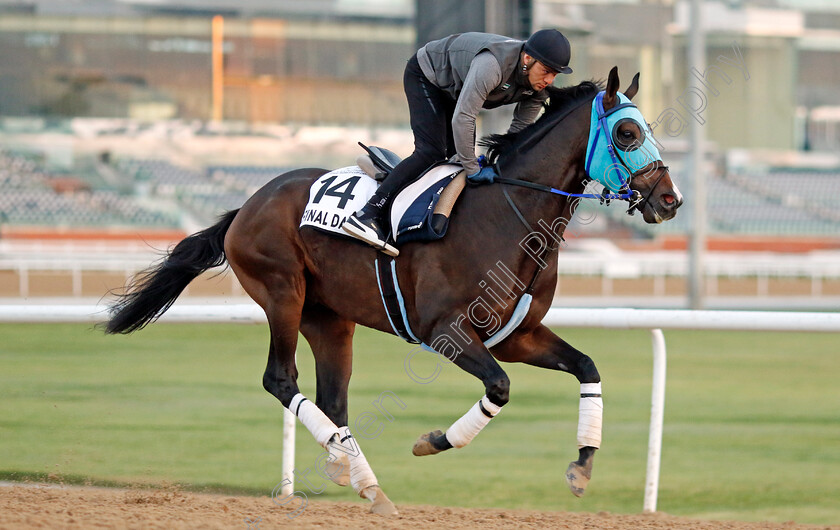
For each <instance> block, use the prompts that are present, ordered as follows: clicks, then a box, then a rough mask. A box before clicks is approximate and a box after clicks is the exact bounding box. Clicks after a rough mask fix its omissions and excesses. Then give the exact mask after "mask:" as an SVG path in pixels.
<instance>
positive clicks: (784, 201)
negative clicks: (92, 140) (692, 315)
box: [0, 152, 840, 238]
mask: <svg viewBox="0 0 840 530" xmlns="http://www.w3.org/2000/svg"><path fill="white" fill-rule="evenodd" d="M110 169H111V170H113V171H114V172H115V173H116V174H117V179H116V181H115V182H114V181H113V179H111V181H112V182H110V183H109V182H107V180H108V179H103V178H102V176H101V175H100V174H99V173H97V172H90V171H77V172H73V173H70V174H69V176H68V174H56V173H55V172H51V171H50V170H48V169H47V168H46V166H45V165H44V164H43V162H42V161H41V158H40V157H38V156H36V155H27V156H23V155H20V154H12V153H9V152H2V153H0V186H2V188H3V190H4V193H3V195H2V196H1V197H0V219H2V221H3V223H4V224H6V225H7V226H15V225H34V226H68V227H73V226H79V227H97V226H99V227H102V228H105V227H110V228H113V227H114V226H115V225H116V226H122V227H146V228H151V227H160V228H185V227H184V226H183V223H184V218H183V216H182V215H181V214H182V213H184V212H186V213H187V214H190V215H192V216H193V217H194V219H195V221H196V222H197V223H199V224H206V223H209V222H210V221H212V220H213V219H214V218H215V217H216V216H217V215H218V214H220V213H222V212H224V211H226V210H230V209H235V208H238V207H240V206H241V205H242V204H243V203H244V202H245V201H246V200H247V199H248V197H250V196H251V195H252V194H253V193H254V192H256V190H258V189H259V188H260V187H262V186H263V185H265V184H266V183H267V182H269V181H270V180H271V179H273V178H274V177H276V176H277V175H279V174H281V173H284V172H286V171H288V170H289V169H291V168H289V167H282V166H248V165H209V166H201V165H200V164H193V165H192V166H191V167H187V166H183V165H178V164H175V163H172V162H170V161H168V160H161V159H140V158H131V157H125V158H120V159H118V160H117V161H116V162H115V163H114V164H113V166H111V167H110ZM708 178H709V182H708V190H709V191H708V193H709V205H710V208H709V231H710V233H711V234H720V235H744V236H772V237H798V236H809V237H828V238H835V237H837V236H838V235H840V214H838V213H836V212H835V211H834V209H833V208H832V205H831V201H833V200H834V198H835V197H837V196H840V171H837V170H836V169H803V168H799V169H795V168H794V169H791V168H789V167H785V168H764V169H755V168H736V169H732V170H729V171H711V172H710V174H709V175H708ZM68 181H69V182H70V183H71V184H72V185H69V186H68V185H67V182H68ZM58 182H61V183H63V185H62V186H58V185H56V183H58ZM684 191H685V192H686V196H688V197H690V189H689V190H684ZM579 212H580V213H579V215H578V217H581V216H582V217H585V218H586V219H587V222H585V223H579V224H578V225H576V226H577V228H578V229H579V230H580V231H582V232H584V233H585V234H587V233H588V234H592V233H594V234H595V235H603V234H606V233H616V232H617V231H618V233H620V234H629V235H630V237H633V238H653V237H656V236H659V235H663V234H678V235H679V234H686V233H687V232H688V229H689V225H690V221H691V219H690V217H689V216H688V215H678V216H677V217H676V218H675V219H674V220H673V221H671V222H668V223H664V224H662V225H660V226H652V225H647V224H645V223H644V222H643V221H642V220H641V219H640V216H635V217H630V216H627V215H625V208H623V203H614V204H613V205H611V206H610V207H601V206H599V205H597V204H596V203H594V202H586V203H585V204H582V205H581V207H580V209H579ZM598 218H600V219H598ZM591 219H598V222H597V223H590V222H589V221H590V220H591Z"/></svg>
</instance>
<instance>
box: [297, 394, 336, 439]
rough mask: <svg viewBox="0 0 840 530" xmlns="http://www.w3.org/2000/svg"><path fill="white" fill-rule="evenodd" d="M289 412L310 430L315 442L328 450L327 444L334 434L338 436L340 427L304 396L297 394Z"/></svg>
mask: <svg viewBox="0 0 840 530" xmlns="http://www.w3.org/2000/svg"><path fill="white" fill-rule="evenodd" d="M289 410H291V411H292V413H294V415H295V416H297V417H298V419H299V420H300V422H301V423H302V424H303V426H304V427H306V428H307V429H309V432H311V433H312V436H313V437H315V441H317V442H318V443H319V444H321V447H323V448H326V447H327V443H328V442H329V441H330V438H332V437H333V435H334V434H338V427H337V426H336V425H335V423H333V422H332V421H331V420H330V419H329V418H328V417H327V415H326V414H324V413H323V412H322V411H321V409H319V408H318V407H317V405H315V403H312V402H311V401H309V400H308V399H306V398H305V397H304V396H303V394H295V397H293V398H292V402H291V403H290V404H289Z"/></svg>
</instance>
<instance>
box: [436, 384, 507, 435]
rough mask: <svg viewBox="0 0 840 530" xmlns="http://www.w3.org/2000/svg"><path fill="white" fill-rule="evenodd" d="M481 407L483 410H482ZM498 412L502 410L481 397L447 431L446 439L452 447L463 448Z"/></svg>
mask: <svg viewBox="0 0 840 530" xmlns="http://www.w3.org/2000/svg"><path fill="white" fill-rule="evenodd" d="M482 407H483V409H484V410H482ZM500 410H502V407H500V406H498V405H495V404H494V403H492V402H491V401H490V400H489V399H487V396H484V397H482V398H481V399H480V400H479V401H478V403H476V404H475V405H473V406H472V408H471V409H470V410H469V411H467V413H466V414H464V415H463V416H461V417H460V418H459V419H458V421H456V422H455V423H453V424H452V426H451V427H450V428H449V429H447V431H446V439H447V440H449V443H451V444H452V447H464V446H465V445H467V444H468V443H470V442H471V441H472V439H473V438H475V436H476V435H477V434H478V433H479V432H481V429H483V428H484V427H486V426H487V424H488V423H490V420H492V419H493V417H494V416H495V415H496V414H498V413H499V411H500ZM485 412H486V413H485Z"/></svg>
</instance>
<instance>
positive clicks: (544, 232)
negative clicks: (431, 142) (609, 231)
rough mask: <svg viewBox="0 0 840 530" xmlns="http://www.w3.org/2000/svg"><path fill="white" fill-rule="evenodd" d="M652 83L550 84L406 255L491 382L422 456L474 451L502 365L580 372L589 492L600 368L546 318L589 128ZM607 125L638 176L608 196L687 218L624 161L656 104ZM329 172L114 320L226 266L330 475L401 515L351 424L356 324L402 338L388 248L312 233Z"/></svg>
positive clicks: (443, 348) (259, 212) (581, 458)
mask: <svg viewBox="0 0 840 530" xmlns="http://www.w3.org/2000/svg"><path fill="white" fill-rule="evenodd" d="M638 77H639V76H638V74H636V76H635V77H634V79H633V82H632V83H631V85H630V86H629V88H628V89H627V90H626V91H625V92H624V94H623V95H622V93H620V92H618V86H619V78H618V70H617V68H613V69H612V70H611V71H610V74H609V78H608V81H607V85H606V89H605V90H602V87H601V86H600V85H599V84H596V83H593V82H583V83H581V84H579V85H577V86H572V87H567V88H562V89H558V88H554V87H549V88H548V90H549V91H550V100H549V102H548V104H547V105H546V108H545V112H544V114H543V116H542V117H540V119H538V120H537V121H536V122H535V123H533V124H532V125H530V126H528V127H527V128H525V129H523V130H522V131H520V132H519V133H516V134H507V135H495V136H492V137H490V139H489V144H486V145H489V147H490V149H489V151H488V154H489V156H490V159H491V162H494V163H495V164H496V167H497V169H498V172H499V174H500V175H501V176H503V177H504V178H503V179H501V183H494V184H490V185H481V186H475V187H470V188H468V189H467V190H466V192H465V193H463V196H462V197H461V198H460V199H459V202H458V203H457V204H456V206H455V208H454V211H453V213H452V217H451V222H450V227H449V231H448V233H447V235H446V237H444V238H443V239H441V240H438V241H435V242H428V243H418V242H413V243H407V244H405V245H403V246H402V248H401V249H400V256H399V258H398V259H396V261H395V268H394V269H393V270H394V271H395V272H394V277H395V279H396V281H397V282H398V284H399V285H400V287H401V289H402V297H403V304H404V315H405V319H406V321H407V323H410V327H411V329H412V330H413V332H414V335H416V337H417V338H418V339H419V340H421V341H422V342H423V343H425V344H431V345H433V346H434V349H435V350H436V351H437V352H438V353H440V354H441V355H446V357H447V358H448V359H449V360H451V361H452V362H453V363H454V364H455V365H457V366H458V367H460V368H461V369H462V370H464V371H466V372H467V373H469V374H472V375H473V376H475V377H477V378H478V379H480V380H481V382H482V383H483V384H484V389H485V394H484V396H483V397H482V398H481V400H480V401H479V402H478V403H476V404H475V405H474V406H473V407H472V408H471V409H470V410H469V411H468V412H467V413H466V414H465V415H464V416H463V417H461V418H460V419H458V420H457V421H455V423H453V425H452V426H451V427H450V428H449V429H447V430H446V432H442V431H439V430H438V431H434V432H430V433H426V434H424V435H422V436H421V437H420V439H419V440H418V441H417V442H416V444H415V446H414V450H413V452H414V454H415V455H418V456H423V455H431V454H435V453H438V452H441V451H444V450H448V449H450V448H452V447H459V448H460V447H463V446H465V445H467V444H468V443H469V442H470V441H471V440H472V439H473V438H474V437H475V436H476V435H477V434H478V432H479V431H481V429H482V428H483V427H484V426H486V425H487V424H488V423H489V421H490V420H491V419H492V418H493V416H495V415H496V414H497V413H498V412H499V411H500V410H501V408H502V407H503V406H504V405H505V404H506V403H507V402H508V397H509V388H510V380H509V379H508V376H507V375H506V374H505V371H504V370H503V369H502V368H501V367H500V366H499V362H498V361H502V362H521V363H526V364H530V365H533V366H537V367H540V368H547V369H550V370H559V371H563V372H568V373H570V374H572V375H573V376H575V377H576V378H577V379H578V381H579V382H580V385H581V394H580V399H581V401H580V410H579V423H578V458H577V460H575V461H573V462H572V463H571V464H570V465H569V468H568V470H567V472H566V478H567V482H568V484H569V487H570V488H571V490H572V493H574V494H575V495H577V496H580V495H582V494H583V492H584V490H585V488H586V486H587V484H588V482H589V480H590V478H591V472H592V463H593V458H594V454H595V450H596V449H598V448H599V447H600V441H601V421H602V408H603V403H602V399H601V378H600V375H599V373H598V370H597V369H596V367H595V364H594V362H593V361H592V359H591V358H590V357H588V356H587V355H585V354H583V353H581V352H580V351H578V350H576V349H575V348H574V347H572V346H570V345H569V344H567V343H566V342H564V341H563V340H562V339H560V338H559V337H558V336H557V335H555V334H554V333H553V332H551V330H549V329H548V328H547V327H546V326H544V325H543V324H542V323H541V320H542V319H543V317H544V316H545V314H546V312H547V311H548V309H549V306H550V305H551V303H552V299H553V295H554V290H555V286H556V282H557V260H558V252H556V251H557V247H558V246H559V243H560V242H561V241H562V235H563V231H564V229H565V227H566V224H567V223H568V221H569V220H570V219H571V217H572V214H573V213H574V209H575V207H576V206H577V204H578V201H579V200H580V197H581V196H591V195H586V194H583V192H584V188H585V186H586V182H587V180H588V179H589V178H590V176H588V175H587V171H586V170H587V169H589V168H590V165H589V164H590V163H591V162H592V156H587V155H588V154H589V153H588V151H589V149H588V147H589V143H590V142H589V140H590V136H591V133H590V129H591V130H593V131H595V130H600V129H598V128H597V127H596V125H597V123H596V122H600V121H602V118H603V119H606V118H604V116H606V115H608V114H610V113H612V112H614V111H617V110H618V109H621V108H625V109H626V108H628V107H632V110H633V111H635V112H636V113H638V110H636V109H635V106H634V105H633V104H632V103H630V102H629V98H632V97H633V96H634V95H635V94H636V92H637V91H638ZM596 103H597V104H598V106H597V112H595V113H593V111H592V109H593V107H594V106H595V105H596ZM601 107H602V108H601ZM603 132H604V136H610V140H611V141H610V142H609V143H610V145H612V146H613V147H614V148H615V149H616V150H617V154H618V159H616V157H615V156H613V157H612V160H613V161H616V160H617V161H618V162H621V163H622V164H623V165H624V167H625V169H626V170H627V179H626V180H625V179H619V180H620V181H621V182H620V184H619V186H617V187H613V188H612V189H613V190H615V189H617V188H618V187H623V192H624V194H623V195H604V197H607V198H609V197H613V198H615V197H619V196H620V197H621V198H625V199H627V200H628V202H630V210H628V213H632V212H633V211H639V212H641V213H642V216H643V217H644V220H645V221H646V222H648V223H658V222H662V221H664V220H668V219H671V218H672V217H674V215H675V214H676V211H677V208H679V206H680V204H681V203H682V196H681V195H680V192H679V190H678V189H677V188H676V186H675V185H674V183H673V182H672V180H671V177H670V174H669V172H668V168H667V166H665V165H664V164H663V163H662V161H661V159H659V156H658V152H657V153H656V159H655V160H651V161H649V162H646V163H644V165H643V166H640V165H638V164H637V165H636V167H633V168H630V167H628V166H627V164H626V163H625V160H626V159H627V158H628V157H629V153H630V152H631V151H632V150H633V149H634V147H633V146H634V145H636V146H637V147H638V145H641V144H642V143H643V142H644V141H645V140H646V139H645V138H644V137H645V133H646V132H647V133H648V135H649V133H650V130H649V127H648V126H647V125H646V124H645V122H644V120H643V118H642V117H641V114H638V117H637V118H633V119H621V120H619V121H618V122H617V123H616V124H615V125H614V126H613V127H612V130H611V131H607V130H604V131H603ZM597 134H598V135H600V132H599V133H597ZM648 140H649V138H648ZM325 173H327V170H324V169H297V170H294V171H290V172H288V173H285V174H283V175H280V176H278V177H277V178H275V179H274V180H272V181H271V182H269V183H268V184H266V185H265V186H264V187H263V188H261V189H260V190H259V191H257V192H256V193H255V194H254V195H253V196H252V197H251V198H249V199H248V200H247V202H245V204H244V205H243V206H242V207H241V208H239V209H238V210H234V211H230V212H227V213H226V214H224V215H223V216H222V217H221V218H220V220H219V221H218V223H217V224H215V225H214V226H212V227H210V228H207V229H205V230H203V231H201V232H198V233H196V234H193V235H191V236H189V237H187V238H185V239H184V240H182V241H181V242H179V243H178V244H177V245H176V246H175V247H174V248H173V249H171V250H170V251H169V252H168V253H167V255H166V256H165V258H164V259H163V260H162V261H161V262H160V263H158V264H157V265H154V266H152V267H150V268H149V269H147V270H146V271H144V273H141V274H140V275H138V276H137V277H135V278H134V279H133V280H132V281H131V282H130V283H129V285H128V287H127V289H126V291H125V292H124V293H123V294H121V295H120V296H119V298H118V299H117V301H115V302H114V304H113V306H112V308H111V314H110V318H109V320H108V322H107V323H105V330H106V332H107V333H131V332H133V331H136V330H138V329H141V328H143V327H144V326H145V325H146V324H148V323H150V322H153V321H154V320H156V319H157V318H158V317H159V316H160V315H161V314H163V312H165V311H166V310H167V309H168V308H169V307H170V306H171V305H172V303H174V301H175V299H176V298H177V297H178V295H179V294H180V293H181V292H182V291H183V289H184V288H185V287H186V286H187V284H189V283H190V281H192V280H193V279H195V278H196V277H197V276H198V275H199V274H201V273H202V272H204V271H206V270H208V269H210V268H213V267H217V266H221V265H222V264H224V262H225V261H227V263H229V265H230V267H231V268H232V269H233V272H234V273H235V274H236V277H237V278H238V279H239V281H240V283H241V285H242V287H243V289H244V290H245V292H247V293H248V295H250V297H251V298H253V299H254V301H255V302H256V303H257V304H259V306H260V307H261V308H262V309H263V310H264V311H265V314H266V316H267V318H268V325H269V330H270V339H271V340H270V346H269V353H268V365H267V367H266V370H265V374H264V376H263V386H264V387H265V389H266V390H267V391H268V392H270V393H271V394H273V395H274V396H275V397H277V399H279V400H280V402H281V403H282V404H283V406H284V407H286V408H288V409H289V410H291V411H292V412H294V413H295V414H296V415H297V417H298V418H299V419H300V420H301V423H303V424H304V425H305V426H306V427H307V429H308V430H309V431H310V432H311V433H312V435H313V436H314V438H315V439H316V441H317V442H318V443H319V444H320V445H321V446H322V447H324V448H325V449H326V450H327V452H326V453H325V454H326V455H327V456H328V461H327V462H326V463H325V464H326V465H325V470H326V471H327V474H328V475H329V476H330V478H331V479H332V480H333V481H334V482H336V483H337V484H340V485H342V486H345V485H347V484H348V483H350V484H352V486H353V488H354V489H355V491H356V492H357V493H358V494H359V496H360V497H362V498H367V499H369V500H370V501H371V502H372V506H371V511H372V512H373V513H380V514H391V513H396V508H395V506H394V504H393V503H392V502H391V501H390V500H389V499H388V497H387V496H386V495H385V493H384V492H383V491H382V489H381V488H380V486H379V484H378V482H377V479H376V476H375V475H374V473H373V471H372V469H371V468H370V466H369V464H368V462H367V460H366V459H365V457H364V454H363V453H362V452H361V448H360V447H359V446H358V444H357V443H356V442H355V441H354V440H353V438H352V434H351V433H350V429H349V428H348V427H347V424H348V418H347V389H348V384H349V380H350V372H351V365H352V357H353V349H352V338H353V333H354V330H355V326H356V324H361V325H362V326H366V327H369V328H373V329H376V330H379V331H383V332H385V333H394V332H395V330H394V328H393V327H392V324H391V322H390V321H389V317H388V314H387V313H386V310H385V308H384V307H383V302H382V298H381V295H380V290H379V288H378V285H377V277H376V275H375V273H374V260H375V259H376V258H377V256H379V258H380V259H381V258H382V257H383V256H382V255H381V254H378V253H377V251H376V250H375V249H373V248H371V247H368V246H367V245H365V244H362V243H360V242H358V241H355V240H349V239H345V238H338V237H334V236H331V235H328V234H325V233H322V232H320V231H318V230H315V229H313V228H311V227H303V228H299V225H300V222H301V215H302V213H303V209H304V206H305V204H306V202H307V198H308V196H309V190H310V187H311V186H312V184H313V182H314V181H315V180H316V179H317V178H318V177H320V176H322V175H324V174H325ZM590 173H591V170H590ZM591 176H592V178H595V179H596V180H599V181H600V182H602V183H603V182H604V181H603V179H599V178H597V177H598V176H597V175H591ZM541 191H553V192H554V193H542V192H541ZM596 197H597V196H596ZM535 226H537V227H539V228H537V229H534V228H533V227H535ZM541 272H544V273H541ZM488 279H492V280H493V282H494V284H495V287H491V285H494V284H490V283H488V281H487V280H488ZM526 295H530V296H531V297H532V298H531V303H530V306H528V307H527V312H526V313H525V315H524V318H522V320H521V322H520V323H519V325H518V327H516V328H515V329H514V330H513V331H512V332H511V333H510V334H509V335H507V337H506V338H504V339H503V340H501V342H498V343H497V344H495V345H493V346H492V347H488V346H487V345H485V343H484V341H486V340H487V339H488V337H490V335H491V334H492V333H494V332H495V331H497V330H498V329H499V325H500V324H501V322H505V321H507V320H509V319H510V318H511V315H512V314H513V312H514V306H516V305H517V304H515V303H512V302H514V301H516V300H517V299H518V300H520V301H521V300H522V299H523V298H524V297H525V296H526ZM298 331H300V332H301V333H302V334H303V336H304V338H305V339H306V340H307V341H308V342H309V344H310V345H311V347H312V352H313V355H314V357H315V366H316V379H317V390H316V397H315V403H312V402H311V401H309V400H308V399H307V398H306V397H304V396H303V395H302V394H300V392H299V390H298V385H297V376H298V371H297V368H296V365H295V348H296V345H297V340H298Z"/></svg>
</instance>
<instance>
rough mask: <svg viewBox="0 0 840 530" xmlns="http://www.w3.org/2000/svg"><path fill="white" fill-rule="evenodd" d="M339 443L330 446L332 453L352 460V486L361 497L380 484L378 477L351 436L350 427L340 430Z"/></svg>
mask: <svg viewBox="0 0 840 530" xmlns="http://www.w3.org/2000/svg"><path fill="white" fill-rule="evenodd" d="M337 442H338V443H335V442H334V443H331V444H330V453H333V452H334V451H335V452H342V453H345V454H346V455H347V457H348V458H349V459H350V485H351V486H353V489H354V490H355V491H356V493H358V494H359V495H361V493H362V490H364V489H365V488H367V487H370V486H376V485H377V484H378V482H377V480H376V475H374V474H373V469H371V468H370V464H368V461H367V458H365V454H364V453H363V452H362V448H361V447H360V446H359V444H358V442H356V439H355V438H353V435H352V434H350V428H349V427H342V428H341V429H339V434H338V439H337ZM370 500H373V499H370Z"/></svg>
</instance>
